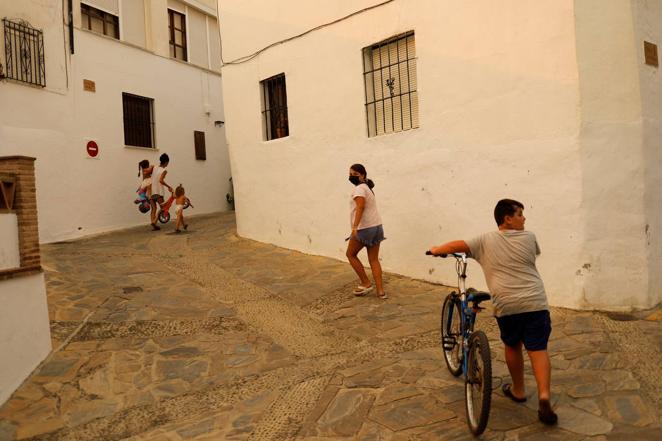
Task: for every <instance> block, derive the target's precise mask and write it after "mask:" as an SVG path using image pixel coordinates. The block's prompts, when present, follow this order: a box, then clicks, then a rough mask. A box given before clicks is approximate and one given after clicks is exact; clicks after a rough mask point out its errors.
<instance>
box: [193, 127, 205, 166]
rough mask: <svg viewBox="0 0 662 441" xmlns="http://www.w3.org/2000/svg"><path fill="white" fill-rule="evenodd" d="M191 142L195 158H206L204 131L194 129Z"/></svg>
mask: <svg viewBox="0 0 662 441" xmlns="http://www.w3.org/2000/svg"><path fill="white" fill-rule="evenodd" d="M193 142H194V143H195V159H197V160H199V161H205V160H207V147H206V146H205V132H200V131H198V130H195V131H194V132H193Z"/></svg>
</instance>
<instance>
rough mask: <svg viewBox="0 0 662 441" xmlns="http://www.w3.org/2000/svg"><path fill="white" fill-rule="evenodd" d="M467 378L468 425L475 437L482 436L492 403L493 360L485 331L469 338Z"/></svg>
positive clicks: (475, 333) (465, 388)
mask: <svg viewBox="0 0 662 441" xmlns="http://www.w3.org/2000/svg"><path fill="white" fill-rule="evenodd" d="M467 367H468V372H467V378H466V382H465V386H464V391H465V398H466V400H465V401H466V407H467V423H468V424H469V429H470V430H471V433H473V434H474V435H480V434H481V433H483V431H484V430H485V427H486V426H487V420H488V418H489V416H490V404H491V401H492V360H491V358H490V344H489V342H488V340H487V336H486V335H485V333H484V332H483V331H476V332H474V333H473V334H471V337H469V355H468V359H467Z"/></svg>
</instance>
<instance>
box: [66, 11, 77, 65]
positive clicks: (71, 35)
mask: <svg viewBox="0 0 662 441" xmlns="http://www.w3.org/2000/svg"><path fill="white" fill-rule="evenodd" d="M67 6H68V7H69V51H70V52H71V53H72V54H74V53H75V51H74V6H73V0H67Z"/></svg>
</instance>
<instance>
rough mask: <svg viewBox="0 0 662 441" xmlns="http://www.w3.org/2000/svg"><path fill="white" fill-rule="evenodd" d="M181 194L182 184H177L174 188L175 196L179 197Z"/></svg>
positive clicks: (182, 192) (182, 190) (182, 191)
mask: <svg viewBox="0 0 662 441" xmlns="http://www.w3.org/2000/svg"><path fill="white" fill-rule="evenodd" d="M183 194H184V186H183V185H182V184H179V185H178V186H177V188H175V196H177V197H180V196H181V195H183Z"/></svg>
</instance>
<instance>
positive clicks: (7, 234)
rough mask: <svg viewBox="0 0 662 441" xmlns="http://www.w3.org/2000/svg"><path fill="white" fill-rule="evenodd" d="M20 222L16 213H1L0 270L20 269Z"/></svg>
mask: <svg viewBox="0 0 662 441" xmlns="http://www.w3.org/2000/svg"><path fill="white" fill-rule="evenodd" d="M19 266H21V256H20V252H19V249H18V220H17V218H16V214H15V213H0V270H3V269H10V268H18V267H19Z"/></svg>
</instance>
